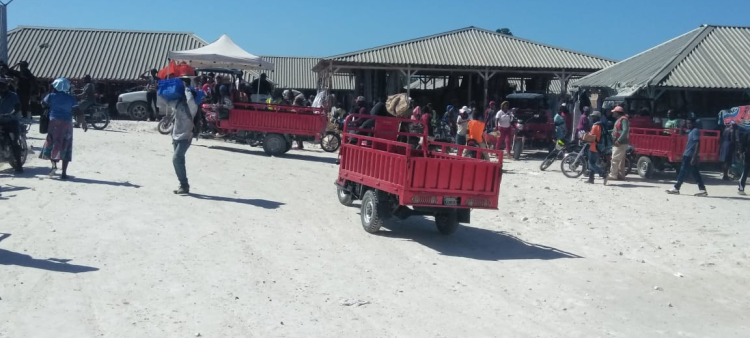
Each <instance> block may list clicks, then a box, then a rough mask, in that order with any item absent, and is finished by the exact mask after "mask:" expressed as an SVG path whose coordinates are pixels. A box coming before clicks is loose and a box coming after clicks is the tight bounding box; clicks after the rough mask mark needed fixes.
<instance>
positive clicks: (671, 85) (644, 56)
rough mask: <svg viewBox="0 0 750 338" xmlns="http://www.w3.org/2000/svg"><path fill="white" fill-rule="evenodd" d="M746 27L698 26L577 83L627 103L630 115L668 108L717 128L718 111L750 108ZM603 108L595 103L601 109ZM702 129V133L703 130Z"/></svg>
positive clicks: (749, 35)
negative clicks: (749, 106)
mask: <svg viewBox="0 0 750 338" xmlns="http://www.w3.org/2000/svg"><path fill="white" fill-rule="evenodd" d="M748 51H750V27H730V26H711V25H703V26H700V27H698V28H696V29H694V30H692V31H690V32H687V33H685V34H683V35H680V36H678V37H676V38H674V39H671V40H669V41H666V42H664V43H662V44H660V45H658V46H655V47H653V48H651V49H648V50H646V51H644V52H642V53H639V54H637V55H634V56H633V57H630V58H628V59H626V60H623V61H622V62H619V63H617V64H616V65H613V66H610V67H608V68H606V69H603V70H601V71H598V72H596V73H594V74H591V75H589V76H587V77H584V78H582V79H580V80H579V81H577V82H576V86H578V87H580V88H589V89H599V90H602V91H604V92H606V93H607V95H608V96H611V97H613V99H612V100H608V101H611V102H612V103H614V102H615V101H623V102H627V104H626V106H627V108H628V109H629V110H630V111H631V112H637V111H640V109H642V108H647V109H649V112H650V114H652V115H654V116H665V115H666V111H667V110H669V109H677V110H678V111H680V112H681V113H682V114H683V115H687V114H689V113H695V115H696V116H698V117H702V119H701V120H702V121H704V122H706V123H705V124H709V125H713V126H715V125H716V121H715V118H716V117H717V114H718V113H719V111H721V110H723V109H728V108H731V107H737V106H742V105H748V104H750V53H748ZM602 104H604V105H606V103H603V102H601V101H600V105H602ZM705 124H704V128H705Z"/></svg>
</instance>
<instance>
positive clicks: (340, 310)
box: [0, 121, 750, 338]
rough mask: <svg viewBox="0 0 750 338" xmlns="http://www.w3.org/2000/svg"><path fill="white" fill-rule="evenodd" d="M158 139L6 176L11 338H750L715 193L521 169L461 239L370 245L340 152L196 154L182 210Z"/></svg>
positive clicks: (747, 207)
mask: <svg viewBox="0 0 750 338" xmlns="http://www.w3.org/2000/svg"><path fill="white" fill-rule="evenodd" d="M153 128H154V125H153V124H146V123H139V124H137V123H130V122H118V121H116V122H115V123H114V124H113V126H112V127H111V128H110V130H108V131H89V132H88V133H82V132H80V131H79V130H76V134H75V150H74V162H73V163H72V164H71V166H70V172H69V174H70V175H73V176H75V178H74V179H73V180H71V181H60V180H58V179H49V178H47V177H46V173H47V171H48V169H47V168H48V163H46V162H44V161H41V160H39V159H36V158H34V159H32V160H30V161H29V163H27V166H26V167H27V169H26V173H25V174H24V175H22V176H20V177H18V176H14V175H12V174H11V173H10V172H9V171H3V172H2V173H0V189H2V190H1V192H2V197H0V214H1V215H2V225H0V337H13V338H15V337H25V338H26V337H195V336H198V335H200V336H202V337H222V338H225V337H605V336H613V337H678V336H679V337H748V336H750V292H748V285H750V273H748V271H750V270H749V269H750V249H748V243H750V230H749V228H750V222H748V221H747V219H748V217H750V204H749V203H750V202H749V201H748V200H747V199H745V198H740V197H739V196H737V195H736V194H735V188H734V187H733V186H731V185H721V184H723V183H722V182H721V181H718V180H715V179H710V180H709V181H708V183H709V187H708V189H709V193H710V194H711V197H710V198H696V197H692V196H668V195H666V194H665V193H664V190H665V189H667V188H668V187H669V181H668V180H669V179H673V178H674V177H672V176H671V175H664V176H661V178H662V179H663V180H662V181H658V180H656V181H643V180H641V179H640V178H637V177H631V178H630V179H629V180H628V181H627V182H613V183H612V184H611V186H606V187H605V186H603V185H601V184H597V185H594V186H589V185H585V184H583V183H582V182H581V181H580V180H573V179H568V178H565V177H564V176H563V175H561V174H560V173H559V169H558V168H559V165H558V164H557V163H556V164H554V165H553V167H552V168H551V171H549V172H539V171H538V169H537V167H538V164H539V162H538V161H535V160H524V161H517V162H515V161H511V162H508V163H506V165H505V168H506V169H507V172H506V174H505V176H504V179H503V184H502V189H501V199H500V200H501V208H500V210H499V211H477V212H474V213H473V214H472V224H471V225H470V226H465V227H462V228H460V229H459V230H458V231H457V233H456V234H455V235H453V236H451V237H444V236H441V235H439V234H438V233H437V231H436V229H435V227H434V225H433V223H432V220H427V219H411V220H408V221H405V222H402V223H398V222H396V223H392V224H391V225H389V227H388V229H385V230H384V231H382V233H381V234H380V235H370V234H367V233H366V232H365V231H363V230H362V228H361V226H360V220H359V209H358V208H352V207H344V206H342V205H340V204H339V203H338V201H337V200H336V196H335V189H334V185H333V181H334V178H335V176H336V173H337V167H336V165H335V164H334V159H335V155H331V154H326V153H323V152H322V151H320V150H315V149H312V150H306V151H294V150H293V151H292V152H290V153H289V156H286V157H284V158H269V157H266V156H265V155H263V153H262V151H261V150H260V149H257V148H249V147H248V146H246V145H235V144H230V143H224V142H218V141H206V140H200V141H198V142H197V143H194V144H193V146H192V147H191V148H190V150H189V151H188V154H187V163H188V175H189V178H190V183H191V187H192V190H193V192H194V195H192V196H187V197H180V196H175V195H173V194H172V192H171V191H172V190H173V189H174V188H176V187H177V181H176V178H175V176H174V172H173V169H172V164H171V145H170V140H169V138H168V137H166V136H162V135H158V134H156V133H155V132H152V131H151V130H152V129H153ZM30 136H32V137H33V138H32V140H31V143H32V145H33V146H34V147H35V149H37V150H38V149H39V147H41V145H42V144H43V140H42V136H40V135H38V134H32V135H30ZM32 156H35V155H32ZM2 168H3V169H5V168H7V165H3V167H2ZM695 190H697V188H696V187H695V186H694V185H691V184H689V183H688V184H686V185H685V186H684V187H683V193H685V194H687V193H693V192H695ZM355 205H358V204H355ZM351 303H355V304H351Z"/></svg>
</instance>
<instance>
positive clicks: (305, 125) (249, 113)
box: [218, 103, 327, 137]
mask: <svg viewBox="0 0 750 338" xmlns="http://www.w3.org/2000/svg"><path fill="white" fill-rule="evenodd" d="M326 119H327V115H326V114H325V113H322V112H321V108H311V107H296V106H294V107H292V106H281V105H270V104H257V103H235V104H234V108H233V109H231V110H230V111H229V119H226V120H219V123H218V125H219V128H221V129H227V130H231V131H238V130H241V131H254V132H265V133H277V134H289V135H301V136H316V137H317V136H319V135H320V134H321V133H322V132H323V131H325V128H326V126H327V120H326Z"/></svg>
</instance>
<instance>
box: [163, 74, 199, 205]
mask: <svg viewBox="0 0 750 338" xmlns="http://www.w3.org/2000/svg"><path fill="white" fill-rule="evenodd" d="M169 104H170V105H173V107H172V108H173V110H174V114H175V116H174V127H173V129H172V149H173V151H174V153H173V154H172V165H173V166H174V172H175V174H176V175H177V180H178V181H179V182H180V187H179V188H177V190H175V191H174V193H175V194H177V195H187V194H190V184H189V183H188V178H187V169H186V167H185V153H187V151H188V148H190V144H191V143H192V142H193V137H194V136H195V135H194V133H193V130H194V124H193V121H194V119H195V115H196V114H197V113H198V104H197V103H196V102H195V99H194V96H193V93H192V91H191V90H190V89H189V88H185V97H183V98H180V99H179V100H176V101H173V102H170V103H169Z"/></svg>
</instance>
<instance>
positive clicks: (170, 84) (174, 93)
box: [157, 79, 185, 101]
mask: <svg viewBox="0 0 750 338" xmlns="http://www.w3.org/2000/svg"><path fill="white" fill-rule="evenodd" d="M157 95H159V96H161V97H162V98H164V99H165V100H167V101H176V100H179V99H182V98H185V83H184V82H182V79H166V80H161V81H159V89H158V91H157Z"/></svg>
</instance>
